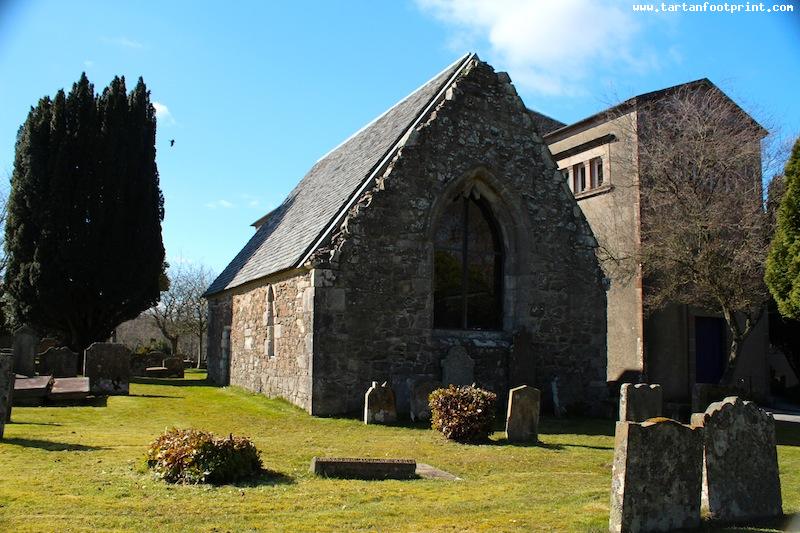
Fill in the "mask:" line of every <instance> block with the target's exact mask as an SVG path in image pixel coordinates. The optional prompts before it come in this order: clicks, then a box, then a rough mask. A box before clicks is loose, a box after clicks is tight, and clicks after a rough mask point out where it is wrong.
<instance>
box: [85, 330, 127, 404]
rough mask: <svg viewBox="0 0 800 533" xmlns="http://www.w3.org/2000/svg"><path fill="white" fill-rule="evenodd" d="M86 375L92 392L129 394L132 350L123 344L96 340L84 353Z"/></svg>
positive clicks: (97, 393)
mask: <svg viewBox="0 0 800 533" xmlns="http://www.w3.org/2000/svg"><path fill="white" fill-rule="evenodd" d="M84 376H86V377H87V378H89V384H90V387H91V391H92V394H95V395H127V394H128V393H129V384H130V379H131V352H130V350H128V348H126V347H125V346H124V345H122V344H118V343H114V342H95V343H93V344H92V345H91V346H89V347H88V348H86V351H85V353H84Z"/></svg>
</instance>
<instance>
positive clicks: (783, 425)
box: [775, 420, 800, 446]
mask: <svg viewBox="0 0 800 533" xmlns="http://www.w3.org/2000/svg"><path fill="white" fill-rule="evenodd" d="M775 439H776V440H777V441H778V444H781V445H783V446H800V424H797V423H796V422H785V421H783V420H776V421H775Z"/></svg>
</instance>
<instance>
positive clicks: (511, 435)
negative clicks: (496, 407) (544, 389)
mask: <svg viewBox="0 0 800 533" xmlns="http://www.w3.org/2000/svg"><path fill="white" fill-rule="evenodd" d="M540 405H541V392H540V391H539V389H534V388H533V387H529V386H528V385H521V386H519V387H514V388H513V389H511V390H510V391H509V392H508V411H507V414H506V439H507V440H509V441H511V442H536V441H537V440H538V439H539V408H540Z"/></svg>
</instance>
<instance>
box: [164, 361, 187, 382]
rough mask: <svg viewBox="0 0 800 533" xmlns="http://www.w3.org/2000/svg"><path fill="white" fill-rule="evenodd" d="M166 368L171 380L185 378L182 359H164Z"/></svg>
mask: <svg viewBox="0 0 800 533" xmlns="http://www.w3.org/2000/svg"><path fill="white" fill-rule="evenodd" d="M164 368H166V369H167V375H168V376H169V377H171V378H182V377H183V359H182V358H180V357H167V358H166V359H164Z"/></svg>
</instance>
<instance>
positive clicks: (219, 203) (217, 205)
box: [206, 200, 236, 209]
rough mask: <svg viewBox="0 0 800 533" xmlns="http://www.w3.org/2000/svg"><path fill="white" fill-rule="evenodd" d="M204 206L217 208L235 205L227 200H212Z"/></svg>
mask: <svg viewBox="0 0 800 533" xmlns="http://www.w3.org/2000/svg"><path fill="white" fill-rule="evenodd" d="M206 207H207V208H209V209H219V208H222V209H231V208H233V207H236V206H235V205H234V204H233V203H232V202H229V201H228V200H214V201H213V202H208V203H207V204H206Z"/></svg>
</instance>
